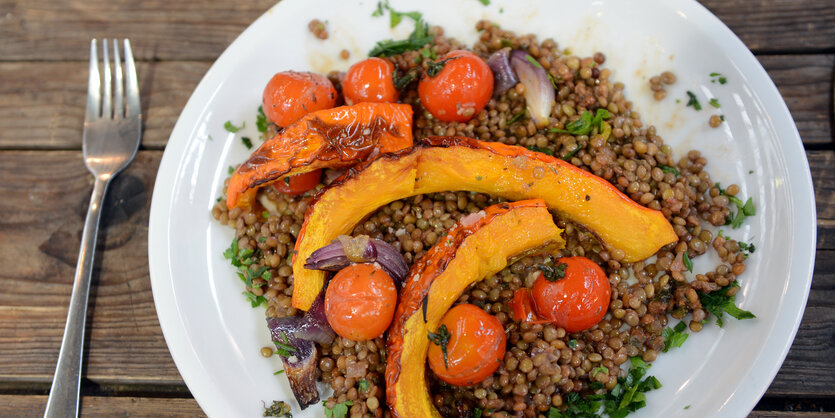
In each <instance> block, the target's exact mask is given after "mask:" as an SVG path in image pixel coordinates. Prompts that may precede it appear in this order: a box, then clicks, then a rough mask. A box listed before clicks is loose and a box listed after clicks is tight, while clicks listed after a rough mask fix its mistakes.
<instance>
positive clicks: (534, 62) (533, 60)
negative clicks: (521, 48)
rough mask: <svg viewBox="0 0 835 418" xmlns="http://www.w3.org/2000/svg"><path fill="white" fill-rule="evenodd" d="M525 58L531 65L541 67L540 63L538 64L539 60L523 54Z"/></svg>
mask: <svg viewBox="0 0 835 418" xmlns="http://www.w3.org/2000/svg"><path fill="white" fill-rule="evenodd" d="M525 59H526V60H528V62H529V63H531V65H533V66H534V67H536V68H542V64H540V63H539V61H537V60H535V59H534V57H532V56H530V55H528V54H525Z"/></svg>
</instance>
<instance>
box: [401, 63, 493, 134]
mask: <svg viewBox="0 0 835 418" xmlns="http://www.w3.org/2000/svg"><path fill="white" fill-rule="evenodd" d="M440 65H442V66H443V68H441V70H440V72H438V73H437V74H434V75H433V73H434V72H435V70H434V69H435V68H437V67H436V66H440ZM418 95H419V96H420V103H421V104H423V107H425V108H426V110H428V111H429V113H431V114H432V116H434V117H435V118H437V119H439V120H442V121H444V122H466V121H468V120H470V119H471V118H472V117H473V116H475V115H477V114H478V112H481V110H482V109H484V106H485V105H487V102H488V101H489V100H490V96H492V95H493V71H491V70H490V67H488V66H487V63H486V62H484V60H483V59H481V57H479V56H478V55H476V54H473V53H472V52H469V51H452V52H450V53H448V54H446V55H444V56H443V57H442V58H441V59H440V60H438V61H437V62H436V63H434V64H432V65H430V68H429V69H428V70H427V73H426V74H425V75H424V76H423V78H421V79H420V83H418Z"/></svg>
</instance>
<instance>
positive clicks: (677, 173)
mask: <svg viewBox="0 0 835 418" xmlns="http://www.w3.org/2000/svg"><path fill="white" fill-rule="evenodd" d="M658 168H660V169H661V171H663V172H665V173H673V174H674V175H675V176H676V177H678V176H680V175H681V172H680V171H678V169H677V168H675V167H670V166H668V165H661V164H658Z"/></svg>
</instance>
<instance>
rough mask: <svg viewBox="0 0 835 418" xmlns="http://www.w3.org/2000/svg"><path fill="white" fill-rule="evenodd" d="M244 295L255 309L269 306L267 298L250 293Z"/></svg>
mask: <svg viewBox="0 0 835 418" xmlns="http://www.w3.org/2000/svg"><path fill="white" fill-rule="evenodd" d="M243 295H244V297H246V300H248V301H249V303H250V305H252V307H253V308H257V307H259V306H261V305H264V306H266V305H267V298H265V297H263V296H255V294H254V293H252V292H250V291H246V292H243Z"/></svg>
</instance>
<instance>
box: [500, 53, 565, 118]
mask: <svg viewBox="0 0 835 418" xmlns="http://www.w3.org/2000/svg"><path fill="white" fill-rule="evenodd" d="M510 66H511V67H512V68H513V70H514V71H516V75H517V76H519V80H520V81H521V82H522V84H524V85H525V102H526V103H527V107H528V113H530V115H531V119H533V121H534V122H535V123H536V126H537V127H538V128H544V127H546V126H548V123H549V118H550V116H551V108H552V107H553V106H554V86H553V85H552V84H551V80H550V79H549V78H548V73H546V72H545V69H544V68H542V65H540V64H539V62H537V61H536V60H535V59H534V58H532V57H531V56H530V55H528V54H527V53H525V51H520V50H515V51H513V53H511V54H510Z"/></svg>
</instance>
